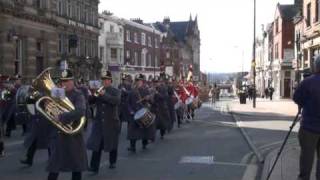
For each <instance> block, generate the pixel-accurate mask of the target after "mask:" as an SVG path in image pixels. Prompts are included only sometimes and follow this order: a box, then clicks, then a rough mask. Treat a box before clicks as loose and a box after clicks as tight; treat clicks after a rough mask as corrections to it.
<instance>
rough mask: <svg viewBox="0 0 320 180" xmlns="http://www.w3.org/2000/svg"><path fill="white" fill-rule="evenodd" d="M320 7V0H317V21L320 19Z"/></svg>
mask: <svg viewBox="0 0 320 180" xmlns="http://www.w3.org/2000/svg"><path fill="white" fill-rule="evenodd" d="M319 7H320V0H317V1H316V18H315V20H316V22H318V21H319V19H320V12H319Z"/></svg>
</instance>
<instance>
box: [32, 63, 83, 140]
mask: <svg viewBox="0 0 320 180" xmlns="http://www.w3.org/2000/svg"><path fill="white" fill-rule="evenodd" d="M50 70H51V68H48V69H46V70H44V71H43V72H42V73H41V74H40V75H38V77H37V78H36V79H35V80H34V81H33V82H32V89H33V94H39V92H40V93H41V95H43V96H42V97H41V98H40V99H38V100H37V102H36V109H37V110H38V111H39V112H40V113H41V114H42V115H43V116H44V117H46V119H48V120H49V121H50V122H51V123H52V124H53V125H54V126H55V127H56V128H58V129H59V130H60V131H62V132H63V133H65V134H68V135H73V134H76V133H78V132H79V131H80V130H81V129H82V128H83V126H84V125H85V122H86V118H85V117H84V116H83V117H81V118H80V120H79V121H74V122H72V123H70V124H64V123H62V122H60V121H59V120H58V119H56V118H55V117H57V116H58V115H60V114H62V113H66V112H70V111H73V110H75V107H74V105H73V104H72V102H71V101H70V100H69V99H68V98H67V97H64V98H53V97H51V90H52V89H53V88H55V87H56V85H55V84H54V82H53V81H52V79H51V76H50Z"/></svg>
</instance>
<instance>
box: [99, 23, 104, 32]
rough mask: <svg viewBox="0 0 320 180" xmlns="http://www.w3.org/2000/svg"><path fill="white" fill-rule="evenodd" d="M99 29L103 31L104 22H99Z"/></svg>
mask: <svg viewBox="0 0 320 180" xmlns="http://www.w3.org/2000/svg"><path fill="white" fill-rule="evenodd" d="M100 29H101V31H102V32H104V23H103V22H100Z"/></svg>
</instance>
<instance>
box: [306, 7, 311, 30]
mask: <svg viewBox="0 0 320 180" xmlns="http://www.w3.org/2000/svg"><path fill="white" fill-rule="evenodd" d="M306 24H307V27H309V26H310V25H311V3H308V5H307V19H306Z"/></svg>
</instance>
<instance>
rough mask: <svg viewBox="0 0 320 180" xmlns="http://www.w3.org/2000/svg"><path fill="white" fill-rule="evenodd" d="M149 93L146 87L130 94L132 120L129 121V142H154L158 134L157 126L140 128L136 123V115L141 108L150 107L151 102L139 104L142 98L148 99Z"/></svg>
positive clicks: (146, 101) (134, 90)
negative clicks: (144, 140) (142, 140)
mask: <svg viewBox="0 0 320 180" xmlns="http://www.w3.org/2000/svg"><path fill="white" fill-rule="evenodd" d="M149 94H150V93H149V91H148V89H147V88H145V87H141V88H136V89H133V90H132V91H131V93H130V94H129V109H130V112H131V118H130V119H129V121H128V133H127V139H129V140H139V139H146V140H148V139H149V140H154V139H155V134H156V126H155V123H153V124H152V125H151V126H149V127H148V128H140V127H139V126H138V125H137V123H136V122H134V118H133V117H134V114H135V113H136V112H137V111H139V110H140V109H141V108H144V107H148V106H149V105H148V104H149V101H148V100H145V101H142V102H141V103H139V102H138V101H139V100H140V99H141V98H144V97H146V96H147V95H149Z"/></svg>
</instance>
